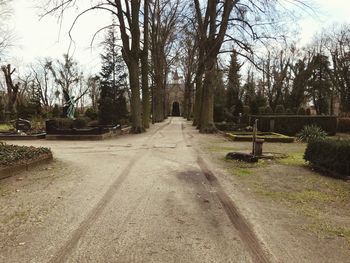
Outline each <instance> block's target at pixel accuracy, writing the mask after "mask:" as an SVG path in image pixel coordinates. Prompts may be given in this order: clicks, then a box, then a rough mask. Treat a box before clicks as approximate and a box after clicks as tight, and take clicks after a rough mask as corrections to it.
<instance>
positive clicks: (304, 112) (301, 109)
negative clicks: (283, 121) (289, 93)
mask: <svg viewBox="0 0 350 263" xmlns="http://www.w3.org/2000/svg"><path fill="white" fill-rule="evenodd" d="M297 115H306V111H305V109H304V108H299V109H298V111H297Z"/></svg>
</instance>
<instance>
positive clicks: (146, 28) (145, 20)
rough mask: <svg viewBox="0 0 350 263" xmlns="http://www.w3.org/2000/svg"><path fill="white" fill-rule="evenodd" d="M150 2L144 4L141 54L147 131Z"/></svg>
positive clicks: (148, 115)
mask: <svg viewBox="0 0 350 263" xmlns="http://www.w3.org/2000/svg"><path fill="white" fill-rule="evenodd" d="M148 20H149V0H144V3H143V49H142V54H141V74H142V80H141V81H142V124H143V127H144V128H145V129H147V128H149V119H150V111H151V104H150V90H149V81H148V79H149V65H148V63H149V62H148V54H149V23H148Z"/></svg>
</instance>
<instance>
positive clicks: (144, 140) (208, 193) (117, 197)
mask: <svg viewBox="0 0 350 263" xmlns="http://www.w3.org/2000/svg"><path fill="white" fill-rule="evenodd" d="M196 132H197V131H195V130H194V129H193V127H191V125H190V123H188V122H186V121H185V120H184V119H182V118H169V119H168V120H166V121H165V122H163V123H160V124H156V125H153V126H152V128H150V129H149V130H148V131H147V133H144V134H139V135H125V136H120V137H117V138H114V139H109V140H106V141H98V142H97V141H95V142H92V141H87V142H83V141H79V142H76V141H35V142H16V143H17V144H25V145H29V144H31V145H34V146H46V147H50V148H51V149H52V151H53V153H54V158H55V159H54V161H53V163H52V164H49V165H46V166H44V167H43V166H41V167H37V168H34V169H32V170H30V171H28V172H22V173H20V174H18V175H16V176H15V177H12V178H8V179H5V180H2V181H0V220H1V221H0V223H1V224H0V261H1V262H191V263H194V262H225V263H227V262H270V261H271V260H270V256H269V253H268V252H266V249H265V248H264V247H263V245H261V243H260V242H259V241H258V240H257V239H256V237H255V235H254V233H253V232H252V231H251V230H250V227H249V224H248V223H247V222H246V221H245V220H244V218H242V217H241V216H240V214H239V212H238V210H237V209H236V208H235V205H234V203H233V202H232V200H231V199H230V198H229V197H228V196H227V195H226V194H225V192H224V191H223V190H222V187H221V186H220V184H219V182H218V180H217V178H216V177H215V175H214V174H213V173H212V172H211V171H210V169H209V168H208V166H207V165H206V163H205V161H204V160H203V159H202V158H201V154H200V152H199V151H198V150H196V145H195V143H194V141H193V140H191V137H193V136H194V134H195V133H196Z"/></svg>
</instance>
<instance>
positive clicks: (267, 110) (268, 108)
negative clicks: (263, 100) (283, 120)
mask: <svg viewBox="0 0 350 263" xmlns="http://www.w3.org/2000/svg"><path fill="white" fill-rule="evenodd" d="M265 114H266V115H269V114H273V110H272V108H271V107H270V106H267V107H266V108H265Z"/></svg>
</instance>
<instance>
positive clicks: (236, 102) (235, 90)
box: [226, 50, 243, 116]
mask: <svg viewBox="0 0 350 263" xmlns="http://www.w3.org/2000/svg"><path fill="white" fill-rule="evenodd" d="M240 68H241V65H240V64H239V62H238V59H237V52H236V51H235V50H233V52H232V55H231V63H230V67H229V72H228V83H227V90H226V107H227V110H228V111H229V112H230V113H231V114H233V115H234V116H238V114H239V113H242V110H243V104H242V101H241V99H240V89H241V80H240V78H241V76H240V74H239V70H240Z"/></svg>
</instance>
